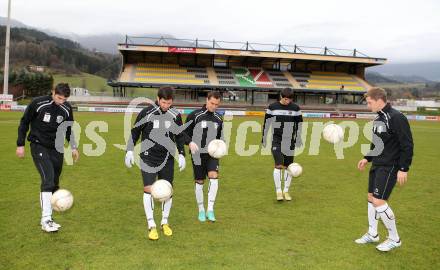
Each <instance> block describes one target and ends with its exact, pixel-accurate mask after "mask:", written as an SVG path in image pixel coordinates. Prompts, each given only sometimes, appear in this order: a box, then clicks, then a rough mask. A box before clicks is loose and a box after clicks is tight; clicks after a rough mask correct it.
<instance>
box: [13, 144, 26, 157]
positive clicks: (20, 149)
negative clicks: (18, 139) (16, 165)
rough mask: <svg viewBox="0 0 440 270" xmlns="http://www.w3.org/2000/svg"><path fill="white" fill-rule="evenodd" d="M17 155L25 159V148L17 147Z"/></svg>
mask: <svg viewBox="0 0 440 270" xmlns="http://www.w3.org/2000/svg"><path fill="white" fill-rule="evenodd" d="M15 154H16V155H17V157H19V158H24V146H17V150H15Z"/></svg>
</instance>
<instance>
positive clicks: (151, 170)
mask: <svg viewBox="0 0 440 270" xmlns="http://www.w3.org/2000/svg"><path fill="white" fill-rule="evenodd" d="M173 92H174V90H173V88H171V87H161V88H160V89H159V90H158V92H157V101H156V102H155V103H154V104H151V105H149V106H148V107H146V108H144V109H143V110H142V111H141V112H140V113H139V114H138V116H137V118H136V122H135V124H134V127H133V128H132V130H131V137H130V139H129V140H128V142H127V152H126V155H125V165H126V166H127V167H129V168H131V166H132V165H133V164H134V154H133V150H134V145H135V144H136V142H137V141H138V140H139V137H141V136H142V137H141V140H142V142H141V152H140V157H141V159H140V162H141V166H140V167H141V172H142V178H143V182H144V196H143V204H144V210H145V215H146V217H147V223H148V230H149V233H148V238H149V239H150V240H157V239H159V234H158V233H157V229H156V223H155V221H154V215H153V213H154V201H153V198H152V197H151V185H152V184H153V183H154V182H155V181H156V178H159V179H164V180H167V181H169V182H170V183H171V184H173V179H174V156H175V153H176V145H177V150H178V153H179V154H178V158H177V159H178V163H179V168H180V170H181V171H182V170H183V169H184V168H185V152H184V141H185V140H184V134H183V127H182V116H181V115H180V113H179V112H178V111H177V110H176V109H175V108H173V107H172V106H171V105H172V104H173ZM172 202H173V198H172V197H171V198H170V199H168V200H166V201H165V202H163V203H162V221H161V228H162V231H163V233H164V235H166V236H171V235H172V234H173V231H172V230H171V228H170V226H169V225H168V217H169V214H170V210H171V205H172Z"/></svg>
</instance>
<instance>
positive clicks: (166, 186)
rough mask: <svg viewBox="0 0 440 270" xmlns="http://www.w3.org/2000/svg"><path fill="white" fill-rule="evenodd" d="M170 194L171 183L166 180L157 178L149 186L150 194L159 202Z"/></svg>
mask: <svg viewBox="0 0 440 270" xmlns="http://www.w3.org/2000/svg"><path fill="white" fill-rule="evenodd" d="M172 195H173V186H171V183H170V182H168V181H167V180H163V179H161V180H157V181H156V182H154V183H153V185H152V186H151V196H153V198H154V199H156V200H158V201H160V202H164V201H166V200H168V199H169V198H171V196H172Z"/></svg>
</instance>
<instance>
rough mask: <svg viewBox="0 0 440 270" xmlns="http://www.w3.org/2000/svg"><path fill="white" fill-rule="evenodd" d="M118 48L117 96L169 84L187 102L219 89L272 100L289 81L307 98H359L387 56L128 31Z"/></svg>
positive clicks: (236, 97)
mask: <svg viewBox="0 0 440 270" xmlns="http://www.w3.org/2000/svg"><path fill="white" fill-rule="evenodd" d="M118 49H119V52H120V54H121V55H122V69H121V72H120V75H119V78H118V79H117V80H116V81H110V82H109V85H110V86H112V87H113V94H114V95H115V96H122V97H123V96H126V88H128V87H136V88H158V87H160V86H163V85H168V86H173V87H174V88H176V89H177V91H176V92H177V93H176V101H177V102H181V103H197V102H198V101H199V100H200V98H203V97H204V96H206V92H207V91H209V90H218V91H220V92H221V93H222V95H223V99H224V100H225V101H226V102H230V103H231V104H234V103H235V104H241V105H249V106H251V105H254V106H255V105H256V106H258V105H266V104H268V103H269V102H271V101H273V100H275V99H277V98H278V94H279V91H280V90H281V89H282V88H285V87H290V88H292V89H294V91H295V100H296V102H297V103H298V104H302V105H319V104H359V103H361V102H362V97H363V94H364V93H365V92H366V90H367V89H368V87H369V86H370V85H369V84H368V82H367V81H366V80H365V69H366V68H368V67H371V66H375V65H382V64H384V63H385V62H386V59H385V58H376V57H369V56H367V55H365V54H364V53H361V52H359V51H358V50H356V49H354V50H343V49H332V48H327V47H324V48H317V47H305V46H297V45H282V44H260V43H249V42H225V41H215V40H211V41H208V40H198V39H195V40H185V39H174V38H163V37H162V38H151V37H129V36H127V37H126V41H125V43H121V44H118ZM200 101H203V99H201V100H200Z"/></svg>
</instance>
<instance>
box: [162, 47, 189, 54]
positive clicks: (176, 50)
mask: <svg viewBox="0 0 440 270" xmlns="http://www.w3.org/2000/svg"><path fill="white" fill-rule="evenodd" d="M168 52H171V53H196V48H185V47H168Z"/></svg>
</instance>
